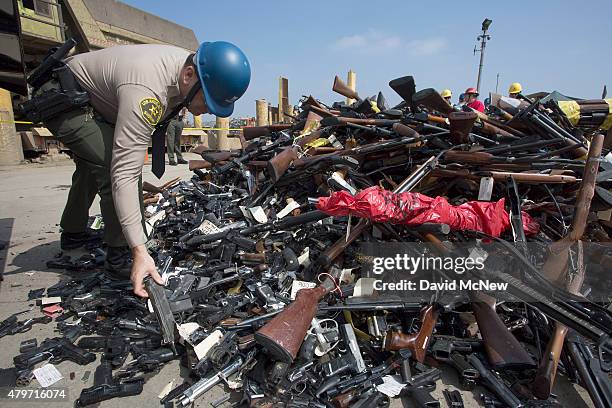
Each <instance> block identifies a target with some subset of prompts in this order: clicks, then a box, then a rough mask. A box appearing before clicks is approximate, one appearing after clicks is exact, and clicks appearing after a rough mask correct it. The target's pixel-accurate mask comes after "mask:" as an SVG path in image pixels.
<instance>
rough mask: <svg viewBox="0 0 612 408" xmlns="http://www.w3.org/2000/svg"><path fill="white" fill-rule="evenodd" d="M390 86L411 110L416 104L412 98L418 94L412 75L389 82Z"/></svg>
mask: <svg viewBox="0 0 612 408" xmlns="http://www.w3.org/2000/svg"><path fill="white" fill-rule="evenodd" d="M389 86H390V87H391V89H393V90H394V91H395V92H396V93H397V94H398V95H399V96H401V97H402V99H403V100H404V101H405V102H406V103H407V104H408V105H410V107H411V108H413V107H414V103H413V101H412V96H413V95H414V93H415V92H416V85H415V83H414V78H413V77H412V76H410V75H408V76H404V77H400V78H395V79H393V80H391V81H389Z"/></svg>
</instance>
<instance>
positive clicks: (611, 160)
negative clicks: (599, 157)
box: [603, 152, 612, 164]
mask: <svg viewBox="0 0 612 408" xmlns="http://www.w3.org/2000/svg"><path fill="white" fill-rule="evenodd" d="M603 159H604V161H607V162H608V163H610V164H612V152H610V153H608V154H606V156H605V157H604V158H603Z"/></svg>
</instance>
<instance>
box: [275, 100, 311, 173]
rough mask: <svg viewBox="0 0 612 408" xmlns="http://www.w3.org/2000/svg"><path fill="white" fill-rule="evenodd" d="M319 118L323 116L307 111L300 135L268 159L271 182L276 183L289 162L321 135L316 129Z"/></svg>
mask: <svg viewBox="0 0 612 408" xmlns="http://www.w3.org/2000/svg"><path fill="white" fill-rule="evenodd" d="M321 119H323V118H322V117H321V116H320V115H318V114H317V113H315V112H313V111H310V112H308V117H307V118H306V125H304V130H303V131H302V132H301V134H300V136H299V137H297V138H296V139H295V140H294V141H293V144H292V145H291V146H289V147H286V148H285V149H283V151H281V152H280V153H279V154H277V155H276V156H274V157H273V158H272V159H270V161H268V164H267V170H268V175H269V176H270V179H271V180H272V182H273V183H276V182H277V181H278V179H280V178H281V177H282V175H283V174H285V172H286V171H287V169H288V168H289V166H290V165H291V163H292V162H293V161H294V160H296V159H297V158H298V153H299V152H300V150H302V149H303V148H304V146H306V145H307V144H308V143H310V142H313V141H315V140H317V139H318V138H319V137H320V136H321V132H318V131H316V130H317V128H318V127H319V123H320V122H321Z"/></svg>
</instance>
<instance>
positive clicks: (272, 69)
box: [122, 0, 612, 120]
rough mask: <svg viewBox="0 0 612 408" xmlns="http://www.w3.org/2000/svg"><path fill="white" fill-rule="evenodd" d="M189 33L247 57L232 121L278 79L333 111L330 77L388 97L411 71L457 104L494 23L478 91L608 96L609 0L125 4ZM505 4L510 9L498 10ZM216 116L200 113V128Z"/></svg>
mask: <svg viewBox="0 0 612 408" xmlns="http://www.w3.org/2000/svg"><path fill="white" fill-rule="evenodd" d="M122 1H124V2H125V3H127V4H130V5H132V6H134V7H138V8H140V9H143V10H145V11H148V12H150V13H153V14H156V15H159V16H161V17H163V18H166V19H168V20H171V21H174V22H176V23H179V24H181V25H184V26H187V27H189V28H191V29H193V31H194V32H195V34H196V36H197V38H198V40H199V41H215V40H225V41H230V42H233V43H235V44H236V45H238V46H239V47H240V48H242V50H243V51H244V52H245V53H246V55H247V56H248V58H249V60H250V62H251V67H252V78H251V84H250V86H249V89H248V90H247V92H246V94H245V95H244V96H243V97H242V98H241V99H240V100H239V101H238V102H236V109H235V115H234V116H252V115H254V113H255V100H256V99H259V98H265V99H266V100H268V101H270V102H272V103H273V104H274V105H276V104H277V103H278V77H279V76H285V77H287V78H288V79H289V98H290V101H291V103H293V104H295V103H296V102H297V100H298V99H299V98H300V97H301V95H304V94H306V95H308V94H312V95H313V96H315V97H316V98H318V99H321V100H322V101H323V102H326V103H331V102H333V101H335V100H341V99H342V97H340V96H339V95H337V94H335V93H333V92H332V91H331V86H332V82H333V78H334V75H336V74H338V75H340V76H341V77H342V78H344V79H345V78H346V73H347V71H348V70H349V69H352V70H353V71H355V72H356V73H357V91H358V92H359V94H360V95H361V96H369V95H374V94H376V93H378V91H379V90H382V91H383V93H384V95H385V97H386V99H387V100H388V101H389V102H391V103H396V102H399V100H400V99H399V97H398V96H397V95H396V94H395V93H394V92H393V90H392V89H391V88H389V86H388V82H389V81H390V80H391V79H393V78H396V77H399V76H404V75H413V76H414V77H415V80H416V84H417V89H421V88H428V87H433V88H436V89H438V90H441V89H443V88H450V89H452V91H453V100H456V99H457V97H458V95H459V93H460V92H462V91H463V90H465V88H467V87H469V86H475V85H476V75H477V72H478V58H479V57H478V54H477V55H476V56H474V55H473V49H474V46H475V45H476V37H477V35H478V34H479V32H480V26H481V23H482V21H483V20H484V18H485V17H488V18H490V19H492V20H493V24H492V25H491V28H490V30H489V33H490V35H491V37H492V38H491V40H490V42H489V43H488V44H487V48H486V52H485V66H484V71H483V79H482V85H481V94H484V93H488V91H494V90H495V83H496V75H497V73H499V75H500V80H499V90H500V93H506V91H507V89H508V85H509V84H510V83H511V82H514V81H519V82H521V83H522V84H523V88H524V90H525V91H526V92H527V93H531V92H536V91H552V90H558V91H560V92H562V93H564V94H567V95H571V96H577V97H583V98H589V99H595V98H600V97H601V91H602V88H603V85H604V84H607V85H608V87H609V88H610V91H611V93H612V70H611V68H610V67H611V66H612V54H611V53H610V50H611V48H612V47H611V45H610V41H609V26H610V16H611V15H612V1H610V0H592V1H587V2H583V3H580V2H579V3H576V2H575V1H567V0H557V1H550V0H541V1H529V2H527V1H509V2H494V1H480V2H470V1H453V2H431V3H430V2H429V1H419V2H409V1H395V2H371V1H368V2H366V1H352V2H339V1H338V2H331V1H319V0H311V1H308V2H295V1H287V0H286V1H284V2H279V1H265V0H260V1H246V0H234V1H214V2H210V1H196V0H180V1H172V2H170V1H156V2H152V1H145V0H122ZM502 3H504V4H502ZM209 118H210V117H206V116H205V120H208V119H209Z"/></svg>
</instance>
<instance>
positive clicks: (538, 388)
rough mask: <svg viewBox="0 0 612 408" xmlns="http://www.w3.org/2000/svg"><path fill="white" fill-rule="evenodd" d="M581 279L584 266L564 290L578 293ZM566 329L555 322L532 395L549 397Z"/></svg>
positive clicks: (534, 381)
mask: <svg viewBox="0 0 612 408" xmlns="http://www.w3.org/2000/svg"><path fill="white" fill-rule="evenodd" d="M583 281H584V268H581V267H579V273H577V274H576V275H575V276H574V277H573V279H572V280H571V281H568V282H567V283H566V285H565V290H567V291H568V292H570V293H572V294H574V295H578V294H579V293H580V287H581V286H582V282H583ZM567 330H568V329H567V327H566V326H564V325H563V324H561V323H559V322H555V330H554V331H553V334H552V336H551V338H550V340H549V341H548V345H547V346H546V351H545V352H544V355H542V361H540V366H539V367H538V372H537V373H536V376H535V378H534V380H533V384H532V390H533V395H535V396H536V397H537V398H539V399H548V397H550V393H551V391H552V387H553V385H554V383H555V376H556V374H557V368H558V366H559V359H560V358H561V352H562V351H563V343H564V341H565V335H566V334H567Z"/></svg>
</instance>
